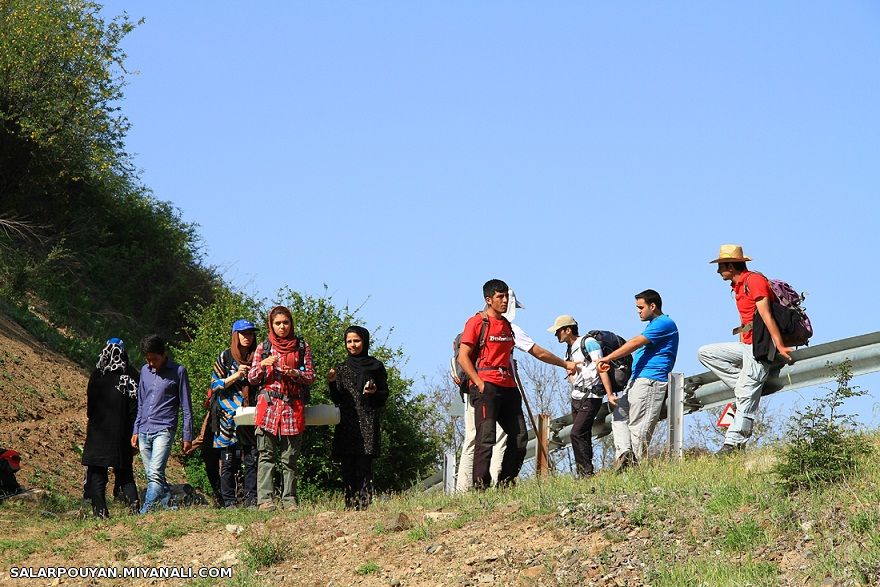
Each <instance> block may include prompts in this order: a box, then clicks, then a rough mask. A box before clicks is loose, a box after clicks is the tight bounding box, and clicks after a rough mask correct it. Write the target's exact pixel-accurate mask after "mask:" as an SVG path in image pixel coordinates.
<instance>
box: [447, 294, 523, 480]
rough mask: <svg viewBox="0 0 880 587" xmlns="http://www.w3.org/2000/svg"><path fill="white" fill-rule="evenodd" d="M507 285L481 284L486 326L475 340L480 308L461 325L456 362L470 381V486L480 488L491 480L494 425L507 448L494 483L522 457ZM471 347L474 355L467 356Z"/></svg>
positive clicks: (509, 474)
mask: <svg viewBox="0 0 880 587" xmlns="http://www.w3.org/2000/svg"><path fill="white" fill-rule="evenodd" d="M508 289H509V288H508V287H507V284H506V283H504V282H503V281H501V280H500V279H491V280H489V281H487V282H486V284H485V285H483V297H484V298H485V300H486V310H485V312H486V316H487V318H488V320H489V327H488V328H487V329H486V333H485V338H484V339H483V341H482V342H481V343H480V344H479V345H478V343H477V339H478V338H479V336H480V330H481V326H482V324H483V317H482V315H481V314H482V313H477V314H475V315H474V316H472V317H471V318H470V319H469V320H468V321H467V322H466V323H465V325H464V332H462V335H461V346H460V347H459V352H458V363H459V365H461V368H462V370H464V372H465V374H466V375H467V376H468V379H469V380H470V395H471V402H472V403H473V406H474V425H475V427H476V430H477V438H476V447H475V449H474V487H475V488H477V489H486V488H488V487H489V486H490V485H491V483H492V477H491V475H490V474H489V462H490V460H491V458H492V447H493V446H494V445H495V425H496V423H497V424H498V425H499V426H501V429H502V430H504V432H505V433H506V434H507V437H508V441H507V447H506V448H505V449H504V457H503V458H502V459H501V473H500V474H499V475H498V486H504V485H508V484H511V483H513V482H514V481H515V480H516V476H517V475H519V470H520V467H522V463H523V460H524V459H525V457H526V443H527V442H528V434H527V432H526V421H525V417H524V416H523V411H522V398H521V397H520V394H519V390H518V389H517V387H516V381H515V380H514V378H513V368H512V366H511V364H510V358H511V354H512V353H513V348H514V334H513V329H512V328H511V326H510V322H508V320H507V318H505V317H504V316H503V314H504V312H506V311H507V304H508V301H509V297H508V293H507V292H508ZM477 346H479V347H480V353H479V356H476V357H474V356H472V355H473V354H474V351H476V349H477Z"/></svg>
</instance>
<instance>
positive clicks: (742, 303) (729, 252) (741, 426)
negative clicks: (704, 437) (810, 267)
mask: <svg viewBox="0 0 880 587" xmlns="http://www.w3.org/2000/svg"><path fill="white" fill-rule="evenodd" d="M747 261H751V258H749V257H746V256H745V255H744V254H743V250H742V247H741V246H739V245H721V251H720V252H719V254H718V258H717V259H715V260H714V261H710V263H717V264H718V274H719V275H720V276H721V279H723V280H724V281H729V282H730V287H731V289H732V290H733V294H734V298H735V299H736V309H737V310H738V311H739V315H740V325H739V326H738V327H737V328H736V329H734V331H733V333H734V334H738V335H739V342H722V343H718V344H708V345H705V346H702V347H700V350H699V352H698V357H699V359H700V362H701V363H702V364H703V365H705V366H706V367H707V368H708V369H709V370H710V371H712V372H713V373H715V374H716V375H718V378H719V379H720V380H721V381H723V382H724V383H725V384H726V385H727V386H728V387H730V388H731V389H732V390H733V395H734V397H735V401H736V417H735V418H734V420H733V424H731V425H730V426H729V427H728V428H727V434H726V435H725V436H724V445H723V446H722V447H721V450H719V451H718V454H727V453H730V452H733V451H735V450H737V449H741V448H744V447H745V443H746V441H747V440H748V439H749V437H750V436H751V435H752V428H753V427H754V420H755V415H756V414H757V412H758V401H759V400H760V399H761V391H762V390H763V388H764V382H766V381H767V377H768V376H769V375H770V367H771V366H772V364H771V363H765V362H762V361H758V360H756V359H755V357H754V352H753V350H752V320H753V319H754V317H755V313H756V312H757V313H758V314H759V315H760V317H761V318H762V319H763V321H764V324H765V325H766V327H767V332H769V333H770V338H771V339H772V340H773V344H774V345H775V346H776V352H777V354H778V355H779V356H780V357H782V358H783V359H784V360H785V361H791V354H790V353H791V350H792V349H790V348H787V347H786V346H785V345H784V344H783V342H782V335H781V334H780V332H779V326H778V325H777V324H776V320H774V319H773V313H772V312H771V310H770V301H771V300H772V299H774V298H773V292H772V291H770V284H769V283H768V282H767V278H766V277H764V276H763V275H761V274H760V273H753V272H752V271H749V269H748V267H747V266H746V262H747Z"/></svg>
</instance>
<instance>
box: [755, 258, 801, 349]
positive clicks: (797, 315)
mask: <svg viewBox="0 0 880 587" xmlns="http://www.w3.org/2000/svg"><path fill="white" fill-rule="evenodd" d="M752 273H757V274H758V275H760V276H761V277H764V279H767V277H766V276H765V275H764V274H763V273H759V272H757V271H752ZM767 282H768V283H769V284H770V291H772V292H773V295H774V296H775V297H776V300H773V301H772V302H771V303H778V304H779V305H780V306H782V307H783V308H785V309H786V310H787V311H789V312H793V313H794V316H793V318H794V319H793V320H791V324H792V327H791V328H790V329H788V330H782V329H781V328H780V334H782V341H783V343H785V346H806V345H808V344H809V341H810V337H811V336H813V326H812V324H810V318H809V317H808V316H807V311H806V310H805V309H804V307H803V306H802V305H801V304H803V301H804V299H805V298H806V295H805V294H803V293H798V292H797V291H795V289H794V288H793V287H792V286H790V285H789V284H788V283H786V282H785V281H782V280H780V279H767ZM745 290H746V294H748V293H749V282H748V279H746V285H745Z"/></svg>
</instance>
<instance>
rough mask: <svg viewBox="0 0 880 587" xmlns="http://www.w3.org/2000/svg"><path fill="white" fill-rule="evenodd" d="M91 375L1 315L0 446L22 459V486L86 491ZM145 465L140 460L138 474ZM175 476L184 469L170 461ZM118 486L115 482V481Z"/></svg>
mask: <svg viewBox="0 0 880 587" xmlns="http://www.w3.org/2000/svg"><path fill="white" fill-rule="evenodd" d="M88 378H89V374H88V373H87V372H86V371H85V370H84V369H82V368H81V367H79V366H78V365H76V364H75V363H73V362H71V361H69V360H67V359H65V358H63V357H61V356H59V355H58V354H57V353H55V352H53V351H51V350H49V349H47V348H46V347H45V346H43V345H42V344H41V343H39V342H38V341H37V340H35V339H34V337H33V336H31V335H30V333H28V332H27V331H26V330H24V329H23V328H22V327H21V326H19V325H18V324H17V323H15V322H14V321H12V320H10V319H9V318H8V317H6V316H5V315H3V314H0V396H2V397H3V398H4V403H5V406H4V407H3V409H0V447H4V448H14V449H15V450H17V451H19V452H20V453H21V455H22V469H21V471H20V472H19V474H18V482H19V483H20V484H21V485H22V486H23V487H26V488H41V489H47V490H50V491H57V492H61V493H65V494H68V495H78V494H79V493H80V492H81V489H80V487H81V482H82V476H83V474H82V473H83V468H82V465H80V456H81V449H82V446H83V443H84V442H85V437H86V395H85V393H86V384H87V383H88ZM139 466H140V464H139V462H138V459H135V472H136V475H137V474H138V468H139ZM169 477H171V478H172V479H180V478H181V477H182V475H181V467H180V466H179V465H178V464H177V463H176V461H175V460H174V459H172V460H171V461H169ZM111 483H112V481H111Z"/></svg>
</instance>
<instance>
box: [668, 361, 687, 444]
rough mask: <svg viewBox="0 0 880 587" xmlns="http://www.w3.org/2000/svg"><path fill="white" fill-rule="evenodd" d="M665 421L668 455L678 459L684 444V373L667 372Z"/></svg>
mask: <svg viewBox="0 0 880 587" xmlns="http://www.w3.org/2000/svg"><path fill="white" fill-rule="evenodd" d="M666 421H667V422H669V455H670V456H671V457H673V458H676V459H680V458H681V457H682V455H683V444H684V374H683V373H670V374H669V394H668V396H667V398H666Z"/></svg>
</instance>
